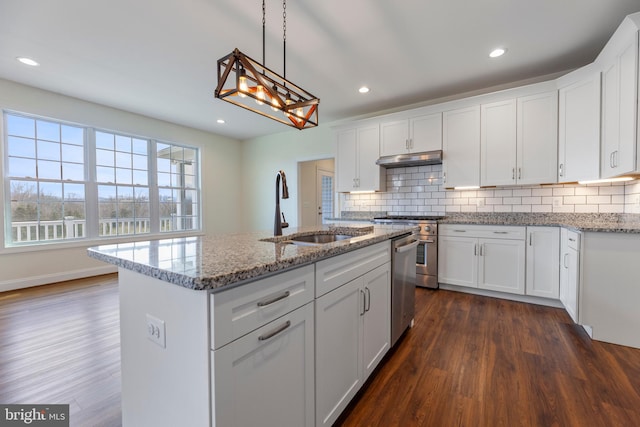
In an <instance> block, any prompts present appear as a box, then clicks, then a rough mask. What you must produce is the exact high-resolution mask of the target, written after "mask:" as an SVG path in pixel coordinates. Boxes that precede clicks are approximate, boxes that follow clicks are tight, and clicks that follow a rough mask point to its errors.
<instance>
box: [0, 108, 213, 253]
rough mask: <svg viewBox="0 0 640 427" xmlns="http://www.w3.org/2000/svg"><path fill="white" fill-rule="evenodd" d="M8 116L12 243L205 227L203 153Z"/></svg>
mask: <svg viewBox="0 0 640 427" xmlns="http://www.w3.org/2000/svg"><path fill="white" fill-rule="evenodd" d="M4 117H5V124H6V126H5V129H6V135H5V136H6V138H5V140H6V145H5V147H6V149H5V171H6V173H5V194H6V195H7V196H6V197H7V198H8V199H10V200H7V201H6V203H5V205H6V206H7V208H6V211H5V222H6V224H5V229H6V233H5V236H6V239H5V240H6V244H7V245H28V244H39V243H42V242H45V241H46V242H50V241H61V240H68V239H79V238H101V237H110V236H126V235H134V234H154V233H160V232H162V233H165V232H182V231H191V230H198V229H200V220H199V218H200V215H199V206H200V190H199V181H200V179H199V170H200V169H199V166H198V163H199V150H198V149H197V148H194V147H188V146H182V145H177V144H169V143H166V142H159V141H154V140H150V139H144V138H139V137H134V136H130V135H124V134H120V133H115V132H109V131H104V130H95V129H92V128H88V127H82V126H78V125H70V124H66V123H57V122H54V121H51V120H46V119H41V118H37V117H28V116H25V115H18V114H13V113H5V115H4ZM152 201H153V202H152ZM88 212H89V213H91V214H90V215H88V214H87V213H88ZM94 212H95V214H94Z"/></svg>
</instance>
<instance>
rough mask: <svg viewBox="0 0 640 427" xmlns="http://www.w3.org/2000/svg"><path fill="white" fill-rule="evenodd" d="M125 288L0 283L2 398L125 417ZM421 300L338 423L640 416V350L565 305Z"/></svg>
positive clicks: (424, 293) (87, 418)
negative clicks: (582, 321) (601, 338)
mask: <svg viewBox="0 0 640 427" xmlns="http://www.w3.org/2000/svg"><path fill="white" fill-rule="evenodd" d="M117 292H118V287H117V277H116V276H115V275H111V276H102V277H97V278H91V279H83V280H77V281H72V282H65V283H60V284H56V285H51V286H42V287H38V288H33V289H25V290H19V291H12V292H5V293H0V402H2V403H68V404H70V410H71V425H72V426H90V427H93V426H119V425H120V367H119V364H120V353H119V333H118V294H117ZM416 305H417V312H416V325H415V327H414V328H413V329H411V330H409V331H408V332H407V334H406V335H405V336H404V338H403V339H402V341H401V342H400V344H399V345H398V346H397V347H396V348H395V349H394V350H392V352H391V353H390V354H389V356H388V357H387V358H386V360H385V363H384V364H383V365H382V366H381V367H380V368H379V369H378V371H377V372H376V373H375V374H374V376H373V377H372V378H371V380H370V381H369V382H368V383H367V384H366V386H365V388H364V389H363V390H362V392H361V393H360V394H359V396H358V398H357V399H356V400H355V401H354V402H353V404H352V405H351V406H350V407H349V408H348V409H347V411H346V412H345V414H343V416H342V417H341V419H340V420H339V422H338V423H337V424H339V425H344V426H384V427H387V426H403V427H404V426H438V427H440V426H491V427H493V426H509V427H511V426H580V427H585V426H616V427H617V426H639V425H640V350H638V349H632V348H628V347H622V346H616V345H611V344H606V343H601V342H597V341H591V340H590V339H589V337H588V336H587V335H586V333H585V332H584V331H583V330H582V329H581V328H580V327H578V326H576V325H574V324H573V323H572V322H571V319H570V318H569V317H568V315H567V314H566V313H565V312H564V311H563V310H560V309H554V308H548V307H542V306H536V305H528V304H521V303H516V302H511V301H505V300H497V299H492V298H486V297H479V296H473V295H468V294H462V293H456V292H449V291H443V290H438V291H430V290H426V289H418V290H417V301H416ZM243 427H244V426H243ZM283 427H289V426H283ZM291 427H297V426H291Z"/></svg>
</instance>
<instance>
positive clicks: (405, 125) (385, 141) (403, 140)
mask: <svg viewBox="0 0 640 427" xmlns="http://www.w3.org/2000/svg"><path fill="white" fill-rule="evenodd" d="M408 151H409V122H408V121H407V120H396V121H393V122H384V123H381V124H380V155H381V156H392V155H394V154H405V153H407V152H408Z"/></svg>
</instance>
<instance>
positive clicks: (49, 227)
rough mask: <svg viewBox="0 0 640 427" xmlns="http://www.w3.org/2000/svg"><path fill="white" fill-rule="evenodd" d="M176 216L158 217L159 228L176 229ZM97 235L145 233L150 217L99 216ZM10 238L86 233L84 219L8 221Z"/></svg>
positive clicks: (68, 236) (56, 237)
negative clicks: (116, 217) (9, 222)
mask: <svg viewBox="0 0 640 427" xmlns="http://www.w3.org/2000/svg"><path fill="white" fill-rule="evenodd" d="M176 225H177V224H176V218H175V217H164V218H160V231H172V230H176V229H177V227H176ZM98 227H99V235H100V236H118V235H127V234H144V233H149V232H150V231H151V228H150V220H149V218H118V219H102V220H100V222H99V224H98ZM11 232H12V233H11V234H12V238H13V241H14V242H16V243H18V242H35V241H39V240H60V239H75V238H82V237H86V225H85V220H84V219H75V218H73V217H67V218H65V219H61V220H55V221H19V222H12V223H11Z"/></svg>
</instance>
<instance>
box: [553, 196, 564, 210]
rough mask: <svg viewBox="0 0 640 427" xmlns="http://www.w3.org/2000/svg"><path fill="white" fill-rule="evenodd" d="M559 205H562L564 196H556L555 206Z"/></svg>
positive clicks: (554, 199)
mask: <svg viewBox="0 0 640 427" xmlns="http://www.w3.org/2000/svg"><path fill="white" fill-rule="evenodd" d="M559 206H562V197H554V198H553V207H554V208H557V207H559Z"/></svg>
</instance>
